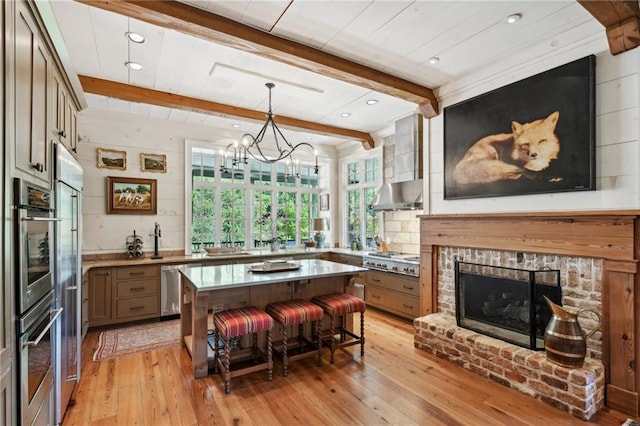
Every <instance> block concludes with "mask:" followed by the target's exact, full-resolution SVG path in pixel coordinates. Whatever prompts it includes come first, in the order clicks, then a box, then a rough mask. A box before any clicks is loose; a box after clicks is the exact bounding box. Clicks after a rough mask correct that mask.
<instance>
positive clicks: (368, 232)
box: [343, 150, 382, 248]
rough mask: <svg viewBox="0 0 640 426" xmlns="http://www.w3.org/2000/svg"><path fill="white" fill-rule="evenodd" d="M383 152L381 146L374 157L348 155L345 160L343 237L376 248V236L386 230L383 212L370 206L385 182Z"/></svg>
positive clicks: (347, 241)
mask: <svg viewBox="0 0 640 426" xmlns="http://www.w3.org/2000/svg"><path fill="white" fill-rule="evenodd" d="M379 153H380V150H378V151H377V155H376V153H375V152H374V153H373V154H372V156H371V157H370V158H365V159H358V160H352V159H349V158H348V159H346V160H345V161H344V162H343V167H344V170H345V174H344V179H345V185H344V189H345V193H346V206H345V212H346V214H345V217H344V221H345V230H346V233H345V236H344V238H343V240H344V243H345V244H346V245H347V246H350V245H351V243H352V242H354V241H355V242H360V243H362V246H363V247H364V248H375V247H376V245H375V242H374V238H375V236H379V235H380V233H381V232H382V229H381V223H382V218H381V214H380V213H379V212H376V211H374V210H372V209H371V207H370V206H371V202H372V201H373V198H374V197H375V195H376V193H377V192H378V188H379V187H380V185H381V184H382V179H381V170H380V158H379V156H380V154H379ZM373 155H376V156H373Z"/></svg>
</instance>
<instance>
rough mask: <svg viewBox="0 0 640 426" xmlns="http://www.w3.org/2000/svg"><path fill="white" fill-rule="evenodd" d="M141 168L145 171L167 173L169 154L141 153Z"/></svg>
mask: <svg viewBox="0 0 640 426" xmlns="http://www.w3.org/2000/svg"><path fill="white" fill-rule="evenodd" d="M140 169H141V170H142V171H143V172H155V173H166V172H167V156H166V155H164V154H144V153H143V154H140Z"/></svg>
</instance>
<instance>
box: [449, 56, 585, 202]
mask: <svg viewBox="0 0 640 426" xmlns="http://www.w3.org/2000/svg"><path fill="white" fill-rule="evenodd" d="M595 172H596V171H595V56H593V55H591V56H587V57H585V58H582V59H579V60H576V61H573V62H571V63H568V64H565V65H562V66H560V67H557V68H554V69H551V70H549V71H545V72H543V73H540V74H537V75H534V76H532V77H529V78H526V79H524V80H521V81H518V82H515V83H512V84H509V85H507V86H504V87H501V88H499V89H496V90H494V91H492V92H489V93H485V94H483V95H480V96H477V97H475V98H472V99H469V100H466V101H463V102H460V103H458V104H455V105H451V106H449V107H446V108H444V198H445V199H446V200H452V199H458V198H473V197H496V196H505V195H524V194H540V193H550V192H566V191H584V190H595Z"/></svg>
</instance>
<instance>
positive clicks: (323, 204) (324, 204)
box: [320, 194, 329, 211]
mask: <svg viewBox="0 0 640 426" xmlns="http://www.w3.org/2000/svg"><path fill="white" fill-rule="evenodd" d="M327 210H329V194H320V211H327Z"/></svg>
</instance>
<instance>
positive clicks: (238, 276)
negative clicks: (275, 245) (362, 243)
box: [180, 259, 366, 292]
mask: <svg viewBox="0 0 640 426" xmlns="http://www.w3.org/2000/svg"><path fill="white" fill-rule="evenodd" d="M291 263H295V264H297V265H300V269H296V270H290V271H278V272H252V271H251V270H250V267H249V265H248V264H239V263H236V264H231V265H217V266H191V267H186V268H182V269H181V270H180V272H181V273H182V275H183V276H184V277H185V278H186V279H187V280H188V281H189V282H190V283H191V284H192V285H193V286H194V287H195V290H196V291H197V292H201V291H211V290H222V289H225V288H237V287H247V286H256V285H264V284H274V283H281V282H287V281H297V280H307V279H313V278H319V277H331V276H340V275H351V274H353V275H357V274H359V273H361V272H364V271H366V269H365V268H361V267H359V266H352V265H344V264H342V263H335V262H329V261H326V260H320V259H298V260H293V261H291Z"/></svg>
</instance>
